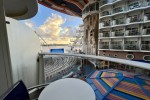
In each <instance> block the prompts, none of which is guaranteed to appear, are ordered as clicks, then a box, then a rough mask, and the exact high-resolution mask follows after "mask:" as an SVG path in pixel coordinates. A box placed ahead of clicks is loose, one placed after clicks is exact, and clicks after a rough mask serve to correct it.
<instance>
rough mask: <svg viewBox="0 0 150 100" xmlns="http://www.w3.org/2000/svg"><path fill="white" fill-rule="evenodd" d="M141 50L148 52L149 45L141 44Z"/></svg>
mask: <svg viewBox="0 0 150 100" xmlns="http://www.w3.org/2000/svg"><path fill="white" fill-rule="evenodd" d="M141 50H148V51H150V44H141Z"/></svg>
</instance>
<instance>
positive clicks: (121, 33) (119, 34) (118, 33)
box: [114, 32, 124, 36]
mask: <svg viewBox="0 0 150 100" xmlns="http://www.w3.org/2000/svg"><path fill="white" fill-rule="evenodd" d="M114 36H124V33H123V32H115V34H114Z"/></svg>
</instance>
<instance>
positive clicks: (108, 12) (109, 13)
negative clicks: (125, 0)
mask: <svg viewBox="0 0 150 100" xmlns="http://www.w3.org/2000/svg"><path fill="white" fill-rule="evenodd" d="M107 15H111V11H109V10H108V11H103V12H102V16H107Z"/></svg>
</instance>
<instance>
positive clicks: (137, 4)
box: [128, 2, 141, 10]
mask: <svg viewBox="0 0 150 100" xmlns="http://www.w3.org/2000/svg"><path fill="white" fill-rule="evenodd" d="M128 7H129V10H133V9H136V8H140V7H141V3H139V2H135V3H132V4H130V5H129V6H128Z"/></svg>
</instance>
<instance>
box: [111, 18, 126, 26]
mask: <svg viewBox="0 0 150 100" xmlns="http://www.w3.org/2000/svg"><path fill="white" fill-rule="evenodd" d="M121 24H125V21H124V20H123V19H117V20H113V25H121Z"/></svg>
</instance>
